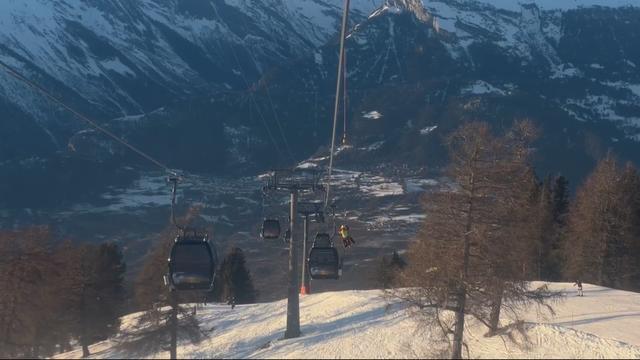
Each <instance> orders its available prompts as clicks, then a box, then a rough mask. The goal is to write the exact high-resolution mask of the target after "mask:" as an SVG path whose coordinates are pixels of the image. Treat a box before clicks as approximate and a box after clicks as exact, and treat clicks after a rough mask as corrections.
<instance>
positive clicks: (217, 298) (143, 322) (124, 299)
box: [0, 227, 258, 358]
mask: <svg viewBox="0 0 640 360" xmlns="http://www.w3.org/2000/svg"><path fill="white" fill-rule="evenodd" d="M174 237H175V233H174V230H173V229H170V228H168V229H166V230H164V231H163V232H161V233H160V234H158V236H156V238H157V241H156V245H154V246H153V248H152V250H151V251H150V252H149V254H147V255H146V256H145V260H144V263H143V266H142V270H140V271H139V272H138V274H137V275H136V276H134V281H133V282H132V283H127V282H126V281H125V271H126V264H125V261H124V258H123V253H122V249H121V247H120V246H118V245H117V244H115V243H113V242H106V243H102V244H88V243H74V242H71V241H62V242H60V241H56V239H55V237H54V236H53V234H52V232H51V231H50V229H49V228H47V227H30V228H26V229H21V230H12V231H1V232H0V284H2V290H1V291H0V358H19V357H27V358H39V357H49V356H51V355H53V354H55V353H62V352H66V351H70V350H73V347H74V346H80V347H81V348H82V354H83V357H86V356H88V355H90V348H89V345H91V344H93V343H95V342H98V341H102V340H105V339H108V338H110V337H113V336H115V335H119V338H120V341H118V343H119V344H120V345H121V346H124V347H127V346H128V347H129V348H130V349H135V350H136V351H137V352H138V353H140V354H144V351H157V350H161V349H165V348H167V350H168V347H167V345H169V344H170V341H171V332H172V331H174V329H175V331H179V332H180V335H181V336H185V337H186V338H188V339H190V340H191V341H194V342H197V341H199V339H200V338H201V337H202V334H203V333H202V331H200V327H199V324H198V322H197V320H196V317H195V316H194V315H195V313H194V312H193V311H192V309H193V306H192V305H184V304H187V303H189V304H195V303H200V304H202V303H204V302H228V301H229V300H232V301H233V302H234V304H246V303H253V302H255V301H256V299H257V296H258V294H257V291H256V290H255V289H254V287H253V282H252V278H251V274H250V273H249V270H248V269H247V267H246V260H245V256H244V253H243V252H242V250H241V249H239V248H236V247H233V248H232V249H231V250H230V251H229V253H228V254H227V255H226V256H225V258H224V260H223V261H222V263H221V265H220V268H219V269H218V271H217V276H216V281H215V285H216V286H215V288H214V291H213V292H211V293H208V294H186V295H184V294H176V296H172V294H170V292H169V291H168V289H167V287H166V286H165V285H164V282H163V275H164V274H166V273H167V259H168V257H169V252H170V249H171V245H172V243H173V241H172V240H173V239H174ZM134 311H143V315H142V316H140V317H138V321H137V323H136V324H135V325H134V327H133V331H130V332H129V333H125V334H123V333H121V332H120V331H121V329H120V323H121V320H120V319H121V317H122V316H123V315H125V314H127V313H130V312H134ZM174 316H175V317H174ZM172 325H175V326H174V327H172ZM140 329H144V331H138V330H140ZM147 354H148V352H147Z"/></svg>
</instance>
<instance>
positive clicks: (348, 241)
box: [338, 224, 356, 248]
mask: <svg viewBox="0 0 640 360" xmlns="http://www.w3.org/2000/svg"><path fill="white" fill-rule="evenodd" d="M338 234H340V238H341V239H342V244H343V245H344V247H345V248H349V247H351V245H353V244H355V243H356V242H355V240H353V238H352V237H351V235H349V227H348V226H347V225H344V224H342V225H340V229H339V230H338Z"/></svg>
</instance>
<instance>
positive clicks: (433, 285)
mask: <svg viewBox="0 0 640 360" xmlns="http://www.w3.org/2000/svg"><path fill="white" fill-rule="evenodd" d="M534 137H535V129H534V127H533V126H532V125H531V123H529V122H528V121H522V122H518V123H516V124H515V125H514V126H513V128H512V129H511V130H509V132H508V133H507V134H505V135H504V136H502V137H495V136H493V135H492V133H491V130H490V129H489V126H488V125H487V124H486V123H471V124H467V125H463V126H462V127H461V128H460V129H458V130H457V131H455V132H454V133H453V134H452V135H451V136H450V137H449V139H448V140H449V141H448V143H449V148H450V154H451V164H450V166H449V167H448V169H447V175H448V177H449V178H450V179H451V180H452V186H451V190H450V191H446V192H439V193H431V194H427V195H426V196H425V197H424V199H423V203H424V207H425V211H426V218H425V220H424V223H423V226H422V228H421V230H420V232H419V234H418V237H417V239H416V241H415V242H414V243H413V244H412V245H411V248H410V251H409V252H408V256H409V258H408V260H409V261H408V263H409V265H408V267H407V268H406V269H405V271H404V272H403V274H402V276H401V285H402V286H404V288H403V289H401V290H395V291H394V293H395V295H396V296H398V297H400V298H402V299H405V300H407V301H409V302H410V303H411V304H413V305H415V306H416V307H417V308H418V309H421V310H425V311H422V314H423V315H426V316H424V318H425V319H428V320H429V321H430V322H431V324H432V325H435V326H436V327H438V328H440V329H441V330H442V334H443V335H444V336H445V338H447V339H448V338H449V337H451V338H452V340H451V347H452V352H451V355H452V358H461V357H462V349H463V346H464V340H463V333H464V321H465V314H466V315H471V316H473V317H474V318H475V319H477V320H478V321H480V322H482V323H483V324H485V325H486V326H487V327H488V328H489V329H490V331H489V335H491V334H494V333H495V332H496V331H497V330H498V327H499V325H500V321H499V320H500V314H501V311H503V310H504V309H507V310H508V311H510V312H511V315H512V316H514V317H516V318H517V315H518V313H519V311H520V309H522V308H523V307H524V306H526V305H529V304H531V303H534V302H537V303H543V302H544V301H545V300H546V299H547V298H548V297H549V296H551V295H552V294H551V293H550V292H549V291H547V289H546V288H541V289H536V290H534V291H531V289H530V287H529V283H528V282H527V281H526V280H527V274H528V271H530V270H528V269H531V268H532V267H533V265H532V264H533V263H534V261H535V260H534V257H533V254H534V252H535V244H536V234H535V226H536V222H535V221H531V219H530V216H531V215H532V214H533V211H532V208H533V205H532V201H531V194H532V190H533V187H534V186H535V177H534V176H533V171H532V169H531V167H530V166H529V164H528V158H529V144H530V142H531V141H532V139H533V138H534ZM450 311H452V312H453V318H452V316H451V315H450V314H451V312H450Z"/></svg>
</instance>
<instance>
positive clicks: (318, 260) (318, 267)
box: [309, 246, 340, 280]
mask: <svg viewBox="0 0 640 360" xmlns="http://www.w3.org/2000/svg"><path fill="white" fill-rule="evenodd" d="M309 275H310V276H311V279H313V280H324V279H339V278H340V257H339V255H338V250H336V248H334V247H316V246H314V247H313V248H311V252H310V253H309Z"/></svg>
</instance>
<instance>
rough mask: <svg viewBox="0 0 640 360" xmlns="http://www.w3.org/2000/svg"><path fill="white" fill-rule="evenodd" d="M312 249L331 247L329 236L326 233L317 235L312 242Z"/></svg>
mask: <svg viewBox="0 0 640 360" xmlns="http://www.w3.org/2000/svg"><path fill="white" fill-rule="evenodd" d="M313 247H318V248H331V247H333V244H332V243H331V235H329V234H327V233H317V234H316V237H315V239H314V240H313Z"/></svg>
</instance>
